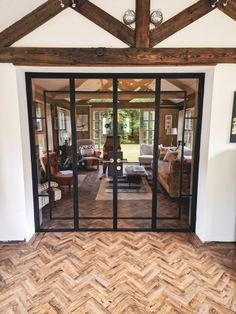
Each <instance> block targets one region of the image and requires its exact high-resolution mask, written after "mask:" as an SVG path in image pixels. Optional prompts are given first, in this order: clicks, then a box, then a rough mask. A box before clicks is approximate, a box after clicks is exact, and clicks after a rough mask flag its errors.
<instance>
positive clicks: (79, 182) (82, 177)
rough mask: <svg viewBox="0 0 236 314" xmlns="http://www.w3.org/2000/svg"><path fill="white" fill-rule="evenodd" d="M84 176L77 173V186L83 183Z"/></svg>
mask: <svg viewBox="0 0 236 314" xmlns="http://www.w3.org/2000/svg"><path fill="white" fill-rule="evenodd" d="M86 177H87V175H86V174H78V187H80V186H81V185H82V184H83V182H84V180H85V178H86Z"/></svg>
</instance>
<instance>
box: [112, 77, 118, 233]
mask: <svg viewBox="0 0 236 314" xmlns="http://www.w3.org/2000/svg"><path fill="white" fill-rule="evenodd" d="M117 106H118V79H117V78H114V79H113V156H114V173H113V175H114V176H113V229H114V230H117V220H118V204H117V202H118V197H117V171H116V169H117V137H118V122H117V118H118V114H117V112H118V109H117Z"/></svg>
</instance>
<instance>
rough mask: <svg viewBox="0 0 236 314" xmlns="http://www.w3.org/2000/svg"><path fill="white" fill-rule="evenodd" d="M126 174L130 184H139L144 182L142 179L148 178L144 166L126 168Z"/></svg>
mask: <svg viewBox="0 0 236 314" xmlns="http://www.w3.org/2000/svg"><path fill="white" fill-rule="evenodd" d="M125 172H126V177H127V182H128V183H136V184H139V183H141V181H142V177H147V176H148V173H147V171H146V169H145V168H144V167H143V166H126V167H125Z"/></svg>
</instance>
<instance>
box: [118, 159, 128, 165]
mask: <svg viewBox="0 0 236 314" xmlns="http://www.w3.org/2000/svg"><path fill="white" fill-rule="evenodd" d="M126 161H127V160H126V159H120V158H118V159H117V163H118V164H120V163H121V162H126Z"/></svg>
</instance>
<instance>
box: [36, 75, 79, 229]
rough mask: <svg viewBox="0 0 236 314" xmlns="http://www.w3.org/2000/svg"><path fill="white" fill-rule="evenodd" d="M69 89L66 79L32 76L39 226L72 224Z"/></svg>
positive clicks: (65, 226) (55, 227)
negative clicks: (33, 77) (34, 77)
mask: <svg viewBox="0 0 236 314" xmlns="http://www.w3.org/2000/svg"><path fill="white" fill-rule="evenodd" d="M62 90H64V91H63V92H62ZM69 90H70V86H69V80H68V79H33V80H32V119H33V128H34V134H35V138H34V143H35V159H36V165H37V169H35V170H36V173H37V178H38V181H37V186H38V192H37V197H38V208H39V226H40V228H41V229H73V228H74V202H73V193H74V188H73V171H72V142H71V137H72V129H71V104H70V92H69Z"/></svg>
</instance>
